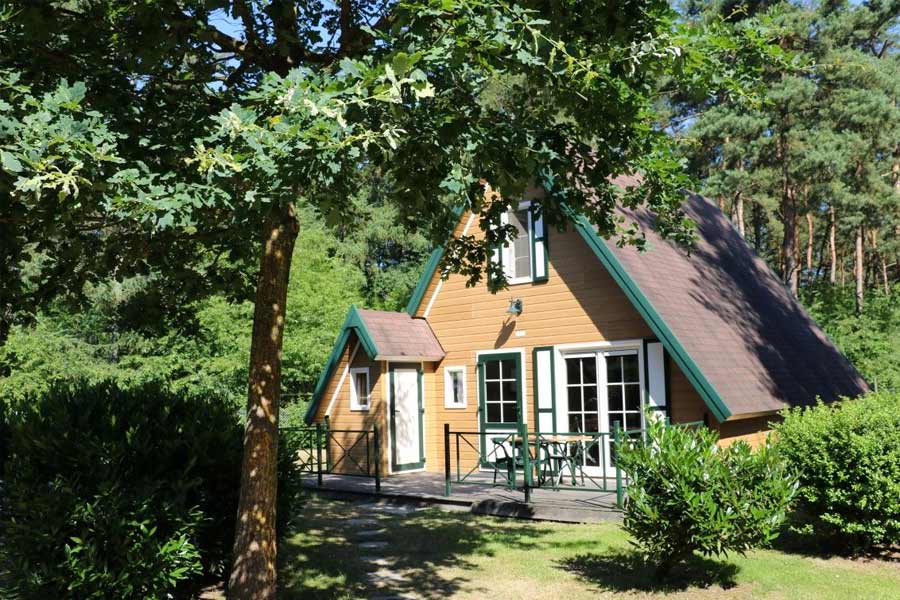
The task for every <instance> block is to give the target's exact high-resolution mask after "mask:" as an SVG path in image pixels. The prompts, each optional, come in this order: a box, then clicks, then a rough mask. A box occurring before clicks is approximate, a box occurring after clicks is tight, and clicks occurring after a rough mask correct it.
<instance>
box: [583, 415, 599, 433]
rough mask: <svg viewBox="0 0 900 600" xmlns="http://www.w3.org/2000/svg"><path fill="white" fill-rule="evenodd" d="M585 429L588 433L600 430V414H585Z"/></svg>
mask: <svg viewBox="0 0 900 600" xmlns="http://www.w3.org/2000/svg"><path fill="white" fill-rule="evenodd" d="M584 431H585V432H586V433H588V432H596V431H600V415H598V414H597V413H589V414H586V415H584Z"/></svg>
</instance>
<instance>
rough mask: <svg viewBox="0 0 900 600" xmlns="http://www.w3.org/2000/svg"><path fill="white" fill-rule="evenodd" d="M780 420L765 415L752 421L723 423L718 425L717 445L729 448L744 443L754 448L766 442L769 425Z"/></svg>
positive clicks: (774, 416)
mask: <svg viewBox="0 0 900 600" xmlns="http://www.w3.org/2000/svg"><path fill="white" fill-rule="evenodd" d="M780 419H781V417H779V416H778V415H774V414H773V415H766V416H762V417H754V418H752V419H740V420H737V421H725V422H724V423H719V424H718V429H719V445H720V446H730V445H731V444H733V443H735V442H737V441H744V442H747V443H748V444H750V446H751V447H752V448H756V447H757V446H760V445H762V444H764V443H765V442H766V439H767V438H768V437H769V434H770V433H771V425H770V424H771V423H773V422H777V421H779V420H780Z"/></svg>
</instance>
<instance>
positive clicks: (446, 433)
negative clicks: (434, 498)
mask: <svg viewBox="0 0 900 600" xmlns="http://www.w3.org/2000/svg"><path fill="white" fill-rule="evenodd" d="M444 495H445V496H449V495H450V423H444Z"/></svg>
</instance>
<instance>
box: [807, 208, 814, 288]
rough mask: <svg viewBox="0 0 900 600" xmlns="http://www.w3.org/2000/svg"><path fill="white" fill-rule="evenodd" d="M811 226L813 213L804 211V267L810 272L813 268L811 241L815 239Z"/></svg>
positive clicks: (812, 225)
mask: <svg viewBox="0 0 900 600" xmlns="http://www.w3.org/2000/svg"><path fill="white" fill-rule="evenodd" d="M813 227H814V224H813V215H812V213H811V212H808V213H806V234H807V235H806V269H807V270H808V271H809V272H810V273H812V268H813V241H814V240H815V235H814V234H815V231H814V230H813Z"/></svg>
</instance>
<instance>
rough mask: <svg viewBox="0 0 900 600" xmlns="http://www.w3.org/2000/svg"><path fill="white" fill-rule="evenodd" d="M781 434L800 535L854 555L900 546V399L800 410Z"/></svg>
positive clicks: (787, 416) (882, 397)
mask: <svg viewBox="0 0 900 600" xmlns="http://www.w3.org/2000/svg"><path fill="white" fill-rule="evenodd" d="M775 429H776V431H777V445H778V448H779V450H780V452H781V453H782V454H783V455H784V457H785V458H786V459H787V460H788V461H789V463H790V465H791V467H792V468H793V469H794V470H795V472H796V474H797V476H798V478H799V481H800V489H799V493H798V505H797V507H798V510H797V513H796V516H797V518H796V522H795V528H796V529H799V530H800V531H801V532H805V533H809V534H813V535H815V536H816V537H817V538H819V540H820V542H822V543H824V544H826V545H830V546H831V547H832V548H842V549H845V550H849V551H851V552H861V551H866V550H869V549H871V548H872V547H873V546H876V545H880V544H900V394H885V393H881V394H869V395H868V396H866V397H865V398H861V399H858V400H845V401H843V402H839V403H835V404H830V405H821V404H820V405H819V406H816V407H812V408H805V409H803V408H797V409H794V410H791V411H788V412H786V413H784V421H783V422H781V423H780V424H778V425H776V427H775Z"/></svg>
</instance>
